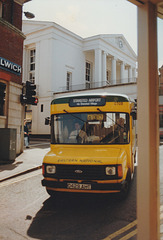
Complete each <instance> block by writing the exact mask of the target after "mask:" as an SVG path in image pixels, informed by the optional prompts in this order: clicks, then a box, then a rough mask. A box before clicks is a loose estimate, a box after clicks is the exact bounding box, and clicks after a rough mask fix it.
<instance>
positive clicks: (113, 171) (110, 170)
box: [105, 167, 116, 176]
mask: <svg viewBox="0 0 163 240" xmlns="http://www.w3.org/2000/svg"><path fill="white" fill-rule="evenodd" d="M105 172H106V175H110V176H113V175H116V167H106V168H105Z"/></svg>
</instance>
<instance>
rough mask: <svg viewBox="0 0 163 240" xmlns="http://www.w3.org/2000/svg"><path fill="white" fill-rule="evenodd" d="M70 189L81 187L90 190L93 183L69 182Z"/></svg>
mask: <svg viewBox="0 0 163 240" xmlns="http://www.w3.org/2000/svg"><path fill="white" fill-rule="evenodd" d="M67 188H68V189H81V190H83V189H84V190H90V189H91V184H82V183H67Z"/></svg>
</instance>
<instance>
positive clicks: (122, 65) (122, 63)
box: [121, 62, 125, 83]
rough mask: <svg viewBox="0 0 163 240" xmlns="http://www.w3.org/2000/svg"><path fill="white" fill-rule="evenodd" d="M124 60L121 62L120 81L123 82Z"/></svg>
mask: <svg viewBox="0 0 163 240" xmlns="http://www.w3.org/2000/svg"><path fill="white" fill-rule="evenodd" d="M124 68H125V65H124V62H121V83H125V77H124Z"/></svg>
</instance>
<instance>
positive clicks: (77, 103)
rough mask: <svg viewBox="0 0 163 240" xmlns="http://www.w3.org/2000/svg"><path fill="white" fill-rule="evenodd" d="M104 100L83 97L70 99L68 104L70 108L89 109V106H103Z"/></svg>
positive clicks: (101, 98)
mask: <svg viewBox="0 0 163 240" xmlns="http://www.w3.org/2000/svg"><path fill="white" fill-rule="evenodd" d="M105 104H106V99H105V98H103V97H84V98H71V99H70V102H69V106H70V107H86V106H87V107H89V106H94V107H95V106H104V105H105Z"/></svg>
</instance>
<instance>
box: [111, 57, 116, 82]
mask: <svg viewBox="0 0 163 240" xmlns="http://www.w3.org/2000/svg"><path fill="white" fill-rule="evenodd" d="M111 84H116V58H115V57H113V58H112V70H111Z"/></svg>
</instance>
